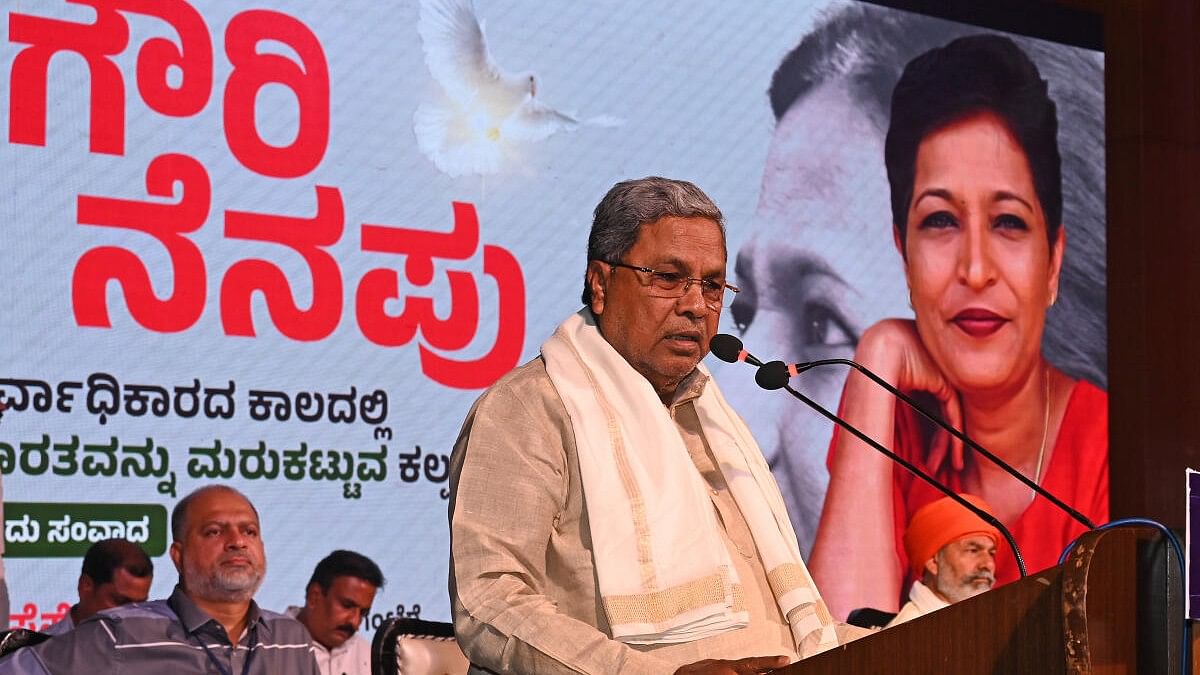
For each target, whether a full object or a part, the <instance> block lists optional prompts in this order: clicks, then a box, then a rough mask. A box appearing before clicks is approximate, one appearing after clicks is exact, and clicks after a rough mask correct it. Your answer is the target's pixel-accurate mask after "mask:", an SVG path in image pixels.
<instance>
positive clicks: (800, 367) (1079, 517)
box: [755, 359, 1096, 530]
mask: <svg viewBox="0 0 1200 675" xmlns="http://www.w3.org/2000/svg"><path fill="white" fill-rule="evenodd" d="M771 363H780V365H781V366H782V368H781V369H779V368H777V369H776V370H774V371H773V374H772V376H771V377H780V376H782V377H783V378H784V382H785V384H786V381H787V380H788V379H791V375H792V374H795V373H799V372H803V371H805V370H809V369H810V368H816V367H819V366H832V365H843V366H850V367H851V368H853V369H855V370H857V371H858V372H860V373H862V374H863V375H866V376H867V377H868V378H870V380H871V381H872V382H874V383H875V384H877V385H879V386H880V387H883V388H884V389H886V390H887V391H888V393H890V394H891V395H892V396H895V397H896V398H898V399H900V400H901V401H904V402H905V403H907V404H908V407H910V408H912V409H913V410H916V411H917V412H919V413H921V415H922V416H923V417H925V419H927V420H929V421H930V422H933V423H934V424H936V425H938V426H939V427H941V428H942V429H945V430H946V432H947V433H949V434H950V435H951V436H954V437H955V438H957V439H958V440H960V441H962V442H963V445H966V446H967V447H968V448H971V449H972V450H974V451H975V452H978V453H979V454H980V455H982V456H983V457H986V458H987V459H988V461H990V462H991V463H992V464H995V465H996V466H998V467H1000V468H1001V469H1002V470H1003V471H1004V472H1005V473H1007V474H1009V475H1010V476H1012V477H1013V478H1016V479H1017V480H1018V481H1020V482H1021V483H1023V484H1024V485H1025V487H1028V488H1029V489H1031V490H1033V491H1034V492H1036V493H1037V494H1039V495H1041V496H1042V497H1044V498H1046V500H1047V501H1049V502H1050V503H1051V504H1054V505H1055V506H1057V507H1058V508H1059V510H1061V511H1062V512H1063V513H1065V514H1067V515H1068V516H1070V517H1071V518H1073V519H1074V520H1076V521H1077V522H1079V523H1080V524H1081V525H1083V526H1084V527H1086V528H1087V529H1089V530H1094V529H1096V524H1095V523H1093V522H1092V521H1091V519H1090V518H1088V517H1087V516H1085V515H1083V514H1082V513H1080V512H1079V511H1077V510H1075V509H1074V508H1071V507H1070V506H1068V505H1067V503H1066V502H1064V501H1063V500H1061V499H1059V498H1058V497H1056V496H1054V493H1052V492H1050V491H1049V490H1047V489H1046V488H1044V487H1042V486H1041V485H1039V484H1038V483H1037V481H1034V480H1031V479H1030V478H1029V477H1028V476H1026V475H1025V474H1023V473H1021V472H1020V471H1017V470H1016V469H1015V468H1013V466H1012V465H1011V464H1009V463H1008V462H1005V461H1004V460H1002V459H1000V458H999V457H997V456H996V455H994V454H992V452H991V451H989V450H988V449H986V448H984V447H983V446H982V445H980V444H978V443H976V442H975V441H974V440H972V439H971V437H970V436H968V435H966V434H965V433H963V432H961V431H959V430H958V429H955V428H954V427H953V426H951V424H950V423H949V422H947V421H945V420H943V419H942V418H941V417H939V416H937V415H934V414H933V413H931V412H929V411H928V410H925V408H923V407H921V405H920V404H919V403H917V401H916V400H915V399H913V398H912V397H911V396H909V395H908V394H905V393H904V392H902V391H900V390H899V389H897V388H896V387H894V386H892V384H891V383H890V382H888V381H887V380H885V379H883V378H882V377H880V376H878V375H876V374H875V373H873V372H871V370H870V369H869V368H867V367H866V366H864V365H862V364H860V363H858V362H857V361H851V360H850V359H821V360H819V361H809V362H807V363H797V364H795V365H792V366H786V365H783V364H782V363H781V362H777V361H772V362H771ZM767 365H771V364H767ZM755 380H756V381H757V377H756V378H755ZM771 382H772V383H774V380H772V381H771ZM760 384H761V383H760ZM782 386H783V385H779V387H776V389H778V388H781V387H782ZM764 388H767V387H765V386H764Z"/></svg>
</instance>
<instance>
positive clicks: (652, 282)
mask: <svg viewBox="0 0 1200 675" xmlns="http://www.w3.org/2000/svg"><path fill="white" fill-rule="evenodd" d="M604 262H605V263H606V264H608V265H611V266H613V267H624V268H625V269H629V270H633V271H634V272H637V273H638V280H639V281H640V282H641V284H642V285H643V286H645V287H646V288H649V289H651V291H653V292H652V293H651V295H654V296H655V297H659V298H681V297H683V296H684V295H686V294H687V292H688V289H690V288H691V287H692V284H693V283H694V284H698V285H699V286H700V295H701V297H703V298H704V304H705V305H707V306H708V308H709V309H717V310H719V309H720V308H721V305H722V303H724V302H725V291H726V289H728V290H730V291H732V292H734V293H738V292H740V291H741V289H740V288H738V287H737V286H734V285H732V284H727V283H725V282H724V281H714V280H712V279H699V278H696V277H689V276H687V275H685V274H680V273H679V272H661V271H659V270H652V269H650V268H649V267H642V266H641V265H630V264H627V263H623V262H611V261H608V260H605V261H604Z"/></svg>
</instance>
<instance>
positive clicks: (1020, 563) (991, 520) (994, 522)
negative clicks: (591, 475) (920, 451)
mask: <svg viewBox="0 0 1200 675" xmlns="http://www.w3.org/2000/svg"><path fill="white" fill-rule="evenodd" d="M819 363H820V362H819V361H813V362H812V364H811V365H817V364H819ZM804 365H810V364H804ZM783 388H784V389H786V390H787V391H788V393H789V394H791V395H792V396H795V397H796V398H797V399H799V400H800V402H801V403H803V404H804V405H806V406H808V407H810V408H812V409H813V410H816V411H817V412H819V413H821V414H822V415H824V416H825V418H826V419H828V420H829V421H830V422H833V423H834V424H836V425H838V426H840V427H842V428H843V429H845V430H846V431H849V432H850V433H852V434H854V436H855V437H856V438H858V440H860V441H862V442H863V443H866V444H867V445H869V446H871V447H872V448H875V449H876V450H877V451H879V452H881V453H883V454H884V455H887V456H888V457H889V458H891V460H892V461H893V462H896V463H897V464H899V465H900V466H902V467H904V468H905V469H908V471H909V472H910V473H912V474H913V475H914V476H916V477H918V478H920V479H921V480H923V481H925V482H926V483H929V484H930V485H932V486H933V487H935V488H937V489H938V491H940V492H941V493H942V494H944V495H946V496H947V497H949V498H951V499H953V500H954V501H956V502H958V503H959V504H961V505H963V506H964V507H966V509H967V510H968V511H970V512H971V513H974V514H975V515H977V516H979V517H980V518H981V519H983V521H984V522H986V523H987V524H989V525H991V526H992V527H995V528H996V529H997V530H999V531H1000V533H1001V534H1003V535H1004V538H1005V539H1007V540H1008V545H1009V546H1010V547H1012V552H1013V557H1014V558H1016V560H1017V569H1018V570H1019V571H1020V572H1021V578H1022V579H1023V578H1025V577H1026V576H1028V572H1026V571H1025V559H1024V558H1022V557H1021V549H1019V548H1017V540H1016V539H1013V536H1012V532H1009V531H1008V528H1007V527H1005V526H1004V523H1002V522H1000V519H998V518H996V517H995V516H993V515H992V514H990V513H988V512H987V511H984V510H983V509H981V508H979V507H978V506H975V505H974V504H972V503H971V502H969V501H967V500H965V499H963V498H962V497H960V496H958V495H957V494H956V493H955V492H954V491H953V490H951V489H950V488H948V487H946V486H945V485H942V484H941V483H939V482H938V481H937V480H935V479H934V478H933V477H932V476H930V475H929V474H927V473H925V472H924V471H922V470H921V469H918V468H917V467H916V466H915V465H914V464H913V463H912V462H909V461H908V460H906V459H904V458H903V457H901V456H900V455H897V454H896V453H894V452H892V451H891V450H888V449H887V448H885V447H883V446H882V445H880V444H879V443H878V442H877V441H876V440H875V439H873V438H871V437H870V436H868V435H866V434H864V433H863V432H861V431H859V430H858V428H857V427H855V426H854V425H853V424H850V423H849V422H847V421H846V420H844V419H842V418H841V417H838V416H837V415H835V414H833V413H832V412H829V410H827V409H826V408H825V407H824V406H822V405H821V404H820V403H817V402H816V401H814V400H812V399H810V398H809V397H807V396H805V395H804V394H801V393H800V392H798V391H796V390H795V389H793V388H792V385H790V384H784V385H783Z"/></svg>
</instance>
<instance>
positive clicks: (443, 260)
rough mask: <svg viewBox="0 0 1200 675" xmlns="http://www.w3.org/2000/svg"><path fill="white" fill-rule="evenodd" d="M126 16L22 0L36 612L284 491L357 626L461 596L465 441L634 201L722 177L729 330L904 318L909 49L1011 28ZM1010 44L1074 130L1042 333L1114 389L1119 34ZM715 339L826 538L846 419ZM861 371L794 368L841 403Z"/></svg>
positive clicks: (11, 290)
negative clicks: (112, 540) (238, 508)
mask: <svg viewBox="0 0 1200 675" xmlns="http://www.w3.org/2000/svg"><path fill="white" fill-rule="evenodd" d="M114 6H115V7H121V5H120V4H119V3H118V4H117V5H114ZM131 6H135V5H132V4H131ZM104 7H105V8H103V9H95V8H93V7H92V6H91V5H89V4H85V3H67V2H61V3H58V2H44V3H17V4H15V5H13V4H10V5H9V6H8V8H7V9H6V10H5V12H4V14H5V18H6V20H7V24H8V33H7V39H6V40H3V41H0V71H2V72H5V73H7V74H8V77H7V78H6V79H5V80H4V86H3V87H0V97H3V101H0V111H3V117H4V119H5V120H6V123H5V124H4V125H3V126H2V127H0V133H3V134H5V139H6V142H4V143H0V155H2V157H3V161H2V162H0V193H2V194H4V195H5V198H4V199H3V200H2V201H0V214H2V219H3V227H2V228H0V264H2V267H3V269H4V284H3V295H4V309H3V311H2V312H0V327H2V328H0V335H2V336H3V338H2V339H0V355H2V364H3V365H2V366H0V395H2V396H3V403H4V404H5V406H6V407H7V410H5V411H4V412H3V416H2V417H0V470H2V471H3V482H4V491H3V498H4V521H5V522H4V537H5V546H6V552H5V560H4V563H5V575H6V577H7V582H8V586H9V592H10V598H11V616H10V625H12V626H23V627H29V628H44V627H45V626H47V625H48V624H49V623H52V622H53V621H55V620H57V619H58V618H59V617H61V616H62V614H63V612H64V611H65V609H66V608H67V607H68V606H69V605H70V604H71V603H73V602H74V601H75V600H76V598H75V587H76V581H77V579H78V576H79V571H80V558H81V556H82V555H83V553H84V551H86V549H87V547H88V546H89V545H90V544H91V543H92V542H94V541H97V540H99V539H103V538H106V537H110V536H124V537H126V538H129V539H131V540H133V541H135V542H138V543H140V544H142V545H143V546H144V547H145V548H146V549H147V551H148V552H149V553H150V554H151V555H152V556H153V560H154V563H155V579H154V584H153V589H152V592H151V597H152V598H153V597H166V596H167V595H168V594H169V593H170V590H171V588H172V586H173V585H174V583H175V581H176V578H177V577H176V572H175V570H174V569H173V566H172V564H171V561H170V559H169V558H168V557H167V555H166V554H165V552H166V549H167V547H168V546H169V545H170V541H171V537H170V528H169V515H170V511H171V508H172V507H173V505H174V504H175V503H176V501H177V500H178V498H180V497H182V496H183V495H185V494H187V493H188V492H190V491H191V490H193V489H195V488H197V487H200V486H202V485H207V484H211V483H224V484H229V485H233V486H235V487H237V488H238V489H239V490H242V491H243V492H244V493H245V494H246V495H247V496H248V497H249V498H250V499H251V500H252V501H253V502H254V504H255V505H256V507H257V509H258V511H259V513H260V514H261V517H262V528H263V529H262V531H263V536H264V540H265V544H266V550H267V561H268V573H267V577H266V581H265V582H264V584H263V586H262V588H261V590H260V591H259V593H258V595H257V600H258V602H259V603H260V604H261V605H262V606H264V607H266V608H270V609H275V610H282V609H284V608H285V607H286V606H288V605H299V604H303V597H304V586H305V583H306V581H307V580H308V578H309V575H310V574H311V572H312V569H313V567H314V566H315V564H316V562H317V561H318V560H319V559H321V558H322V557H324V556H325V555H326V554H328V553H329V552H330V551H331V550H333V549H338V548H344V549H351V550H355V551H358V552H360V553H363V554H365V555H367V556H368V557H370V558H372V559H373V560H375V561H376V562H377V563H378V564H379V565H380V567H381V568H382V569H383V572H384V574H385V576H386V577H387V584H386V586H385V588H383V589H382V590H381V591H380V593H379V596H378V597H377V599H376V602H375V605H374V608H373V610H372V611H373V614H372V615H371V617H370V618H369V620H368V621H366V622H365V624H366V625H365V626H364V629H365V630H371V629H373V628H374V627H376V626H378V625H379V623H380V621H381V620H382V619H383V618H385V617H387V616H389V615H391V616H396V615H405V616H418V615H419V616H420V618H424V619H432V620H448V619H449V616H450V610H449V602H448V598H447V590H446V588H447V566H448V557H449V536H448V527H447V515H446V508H447V502H448V494H449V493H448V489H449V484H448V468H449V467H448V458H449V454H450V452H451V450H452V447H453V445H454V442H455V439H456V437H457V434H458V431H459V427H460V425H461V424H462V421H463V419H464V417H465V416H466V414H467V411H468V409H469V408H470V406H471V404H472V402H473V401H474V400H475V398H476V397H478V396H479V395H480V393H481V392H482V390H483V389H485V388H486V387H487V386H489V385H490V384H492V383H493V382H494V381H495V380H496V379H498V378H499V377H500V376H501V375H503V374H504V373H505V372H507V371H508V370H509V369H511V368H513V367H515V366H517V365H518V364H520V363H523V362H525V361H526V360H528V359H531V358H535V357H536V356H537V355H538V352H539V347H540V345H541V343H542V341H543V340H544V339H546V338H547V337H548V336H549V335H550V334H551V332H552V331H553V330H554V328H555V326H556V325H557V324H558V323H559V322H561V321H562V320H563V319H565V318H566V317H567V316H569V315H570V314H571V313H573V312H575V311H576V310H578V309H579V307H580V299H579V298H580V291H581V290H582V279H583V272H584V267H585V265H586V255H585V251H586V242H587V233H588V229H589V227H590V224H591V214H592V210H593V208H594V207H595V205H596V203H597V202H598V201H599V199H600V198H601V196H603V194H604V193H605V192H606V191H607V189H608V188H609V187H611V185H612V184H613V183H615V182H616V181H618V180H622V179H626V178H633V177H641V176H647V175H662V176H668V177H674V178H682V179H686V180H690V181H692V182H694V183H696V184H697V185H698V186H700V187H701V188H702V189H703V190H705V191H706V192H707V193H708V194H709V195H710V196H711V197H712V198H713V200H714V201H715V202H716V203H717V205H718V206H719V207H720V208H721V209H722V211H723V212H724V214H725V217H726V228H727V240H728V250H729V269H730V281H731V283H734V284H741V285H742V286H743V293H742V294H741V295H739V296H738V298H737V299H736V300H735V301H734V303H733V304H732V305H727V306H726V307H725V309H724V310H722V317H721V328H722V330H724V331H727V332H732V333H734V334H737V335H740V336H741V338H742V339H743V340H744V342H745V344H746V347H747V348H748V349H749V350H750V351H752V352H754V353H755V354H756V355H758V356H759V357H760V358H763V359H768V358H778V359H782V360H785V361H789V362H795V361H808V360H813V359H817V358H832V357H844V358H850V357H851V356H852V355H853V354H854V352H855V348H856V346H857V345H858V344H859V341H860V337H861V336H862V334H863V333H864V331H866V330H867V328H869V327H870V326H872V325H874V324H875V323H876V322H878V321H880V320H882V319H885V318H889V317H894V318H897V319H901V320H908V319H912V318H913V309H912V308H911V307H910V304H909V297H908V292H907V289H906V276H905V265H904V260H903V259H902V256H901V255H900V254H899V252H898V251H897V248H896V244H895V242H894V238H893V226H892V215H891V209H890V197H889V187H888V181H887V174H886V170H885V165H884V155H883V139H884V135H885V133H886V132H887V127H888V110H889V106H888V100H889V98H890V89H891V87H892V86H894V83H895V81H896V79H897V78H898V77H899V75H900V71H901V70H902V68H903V66H904V64H905V63H907V62H908V61H909V60H910V59H911V58H913V57H914V56H916V55H918V54H920V53H922V52H925V51H927V50H928V49H931V48H934V47H938V46H941V45H942V44H945V43H947V42H949V41H951V40H953V39H955V38H957V37H961V36H964V35H972V34H978V33H983V32H987V31H986V30H985V29H982V28H979V27H974V26H967V25H962V24H956V23H951V22H947V21H942V20H939V19H933V18H928V17H923V16H919V15H914V14H908V13H905V12H901V11H898V10H893V9H887V8H882V7H878V6H874V5H865V4H858V3H852V2H825V1H805V2H787V3H761V4H755V5H753V6H748V5H744V4H741V3H722V2H709V3H704V5H703V6H701V5H696V4H691V5H689V6H688V7H686V8H684V7H683V6H679V7H671V8H665V7H664V8H663V9H662V10H661V11H657V10H656V11H649V10H648V9H647V7H646V6H645V3H642V2H633V1H626V0H614V1H611V2H604V3H590V2H585V3H567V4H562V5H557V4H556V5H553V6H551V5H548V4H546V3H544V2H510V1H504V0H496V1H492V0H477V1H476V2H475V3H474V5H472V4H471V3H469V2H462V3H457V2H449V1H447V2H437V1H434V0H429V1H428V2H423V3H416V2H388V3H383V2H359V1H351V0H346V1H343V2H337V3H330V2H317V1H315V0H312V1H307V2H283V1H274V0H258V1H256V2H253V3H246V2H227V1H223V2H206V3H190V4H189V3H188V2H186V1H184V0H170V1H163V2H157V3H150V4H141V5H136V6H135V7H137V8H140V10H141V11H138V10H137V9H111V8H108V6H107V5H105V6H104ZM447 8H449V9H447ZM481 27H482V31H481V30H480V29H481ZM806 39H808V40H809V43H810V48H806V49H804V50H798V49H797V48H798V46H800V45H802V44H803V42H804V41H805V40H806ZM906 40H908V42H906ZM1014 40H1015V41H1016V43H1017V45H1018V46H1019V47H1020V48H1021V49H1022V50H1023V51H1024V52H1025V53H1026V54H1028V55H1029V57H1030V58H1031V59H1032V60H1033V62H1034V63H1036V65H1037V66H1038V69H1039V71H1040V73H1041V77H1043V78H1045V79H1046V80H1047V81H1048V83H1049V95H1050V97H1051V98H1052V99H1053V100H1054V101H1055V102H1056V104H1057V116H1058V124H1059V134H1058V135H1059V148H1060V151H1061V155H1062V174H1063V188H1062V189H1063V209H1062V211H1063V230H1064V231H1065V233H1066V236H1065V245H1064V246H1065V248H1064V253H1063V255H1062V260H1063V262H1062V273H1061V281H1060V283H1059V285H1058V298H1057V303H1056V304H1055V305H1054V306H1053V307H1052V308H1051V309H1050V310H1049V311H1048V312H1046V313H1045V314H1044V320H1045V333H1044V336H1043V338H1042V340H1041V352H1042V353H1043V354H1044V355H1045V356H1046V358H1047V359H1048V360H1049V361H1050V362H1051V363H1052V364H1053V365H1054V366H1055V367H1056V368H1057V369H1058V370H1059V371H1061V372H1062V373H1065V374H1066V375H1067V376H1069V377H1070V378H1074V379H1078V380H1084V381H1088V382H1091V383H1092V384H1094V385H1096V386H1097V387H1099V388H1100V389H1104V388H1105V386H1106V362H1105V359H1106V350H1107V345H1106V338H1105V326H1106V317H1105V313H1104V308H1105V274H1104V265H1105V248H1104V235H1105V232H1104V226H1105V215H1104V184H1105V183H1104V164H1103V161H1104V145H1103V139H1104V133H1103V129H1104V121H1103V110H1104V105H1103V55H1102V54H1101V53H1099V52H1093V51H1088V50H1085V49H1080V48H1077V47H1071V46H1064V45H1058V44H1054V43H1050V42H1045V41H1040V40H1034V39H1030V38H1025V37H1015V36H1014ZM802 51H803V52H804V53H801V52H802ZM789 55H792V56H791V57H789ZM789 68H797V69H800V71H803V73H804V74H798V75H791V74H788V73H787V72H783V71H786V70H788V69H789ZM777 71H780V72H779V74H777ZM773 81H774V82H775V83H776V85H775V86H774V87H773V85H772V83H773ZM800 81H806V82H809V86H807V88H805V87H799V86H793V85H794V83H795V82H800ZM789 83H790V84H789ZM793 90H796V91H793ZM800 90H802V91H800ZM714 361H715V359H712V358H709V359H708V360H706V363H709V364H710V367H711V368H713V371H714V374H715V376H716V378H717V380H718V382H719V383H720V385H721V386H722V388H723V389H724V390H725V392H726V394H727V396H728V397H729V398H730V400H731V402H732V403H733V405H734V407H735V408H736V409H738V410H739V411H740V412H741V413H742V414H743V415H744V416H745V417H746V419H747V421H748V422H749V423H750V425H751V428H752V430H753V431H754V432H755V435H756V437H757V439H758V442H759V444H760V445H761V446H762V449H763V451H764V453H765V454H766V455H767V458H768V460H769V461H770V463H771V465H772V468H773V470H774V471H775V474H776V477H777V479H778V481H779V483H780V486H781V489H782V491H783V493H784V495H785V498H786V501H787V504H788V507H789V511H790V513H791V517H792V520H793V524H794V526H795V528H796V531H797V534H798V536H799V540H800V543H801V548H802V549H803V550H804V552H805V553H806V554H807V553H808V552H809V551H810V550H811V547H812V544H813V541H814V538H815V536H816V532H817V527H818V523H819V522H820V515H821V507H822V504H823V500H824V497H825V492H826V486H827V483H828V481H829V473H828V469H827V465H828V454H829V445H830V438H831V434H832V427H831V426H830V425H829V423H828V422H827V421H825V420H824V419H822V418H821V417H819V416H818V415H817V414H815V413H813V412H811V411H809V410H807V409H803V408H800V407H799V406H797V405H796V404H795V403H794V402H793V401H791V399H788V398H786V397H785V396H783V394H782V393H780V392H773V393H772V392H765V391H761V390H759V389H757V388H756V387H755V386H754V383H753V373H752V372H750V371H749V370H745V366H741V365H738V366H734V365H729V366H724V365H720V364H716V363H712V362H714ZM845 377H846V375H845V371H844V370H840V369H828V370H822V371H820V372H813V373H811V375H806V376H805V378H807V379H802V380H797V382H796V383H795V384H796V386H798V387H801V388H803V389H804V390H805V391H807V392H808V393H809V395H811V396H812V397H813V398H814V399H816V400H817V401H818V402H821V403H823V404H824V405H826V406H828V407H830V408H834V409H836V408H837V406H838V402H839V397H840V396H841V391H842V387H843V383H844V381H845ZM1039 414H1040V413H1039ZM1096 451H1097V452H1101V451H1103V452H1105V453H1106V451H1107V449H1106V448H1096ZM1052 460H1053V458H1051V461H1052ZM1105 481H1107V474H1105ZM1104 490H1105V494H1107V485H1105V486H1104ZM889 545H890V542H889ZM1055 554H1057V551H1056V552H1055ZM819 581H820V580H819V579H818V582H819Z"/></svg>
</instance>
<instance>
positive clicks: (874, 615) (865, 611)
mask: <svg viewBox="0 0 1200 675" xmlns="http://www.w3.org/2000/svg"><path fill="white" fill-rule="evenodd" d="M894 618H896V612H885V611H883V610H882V609H875V608H874V607H859V608H858V609H856V610H853V611H851V612H850V615H849V616H847V617H846V623H848V624H850V625H851V626H858V627H859V628H883V627H884V626H886V625H888V623H889V622H890V621H891V620H892V619H894Z"/></svg>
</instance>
